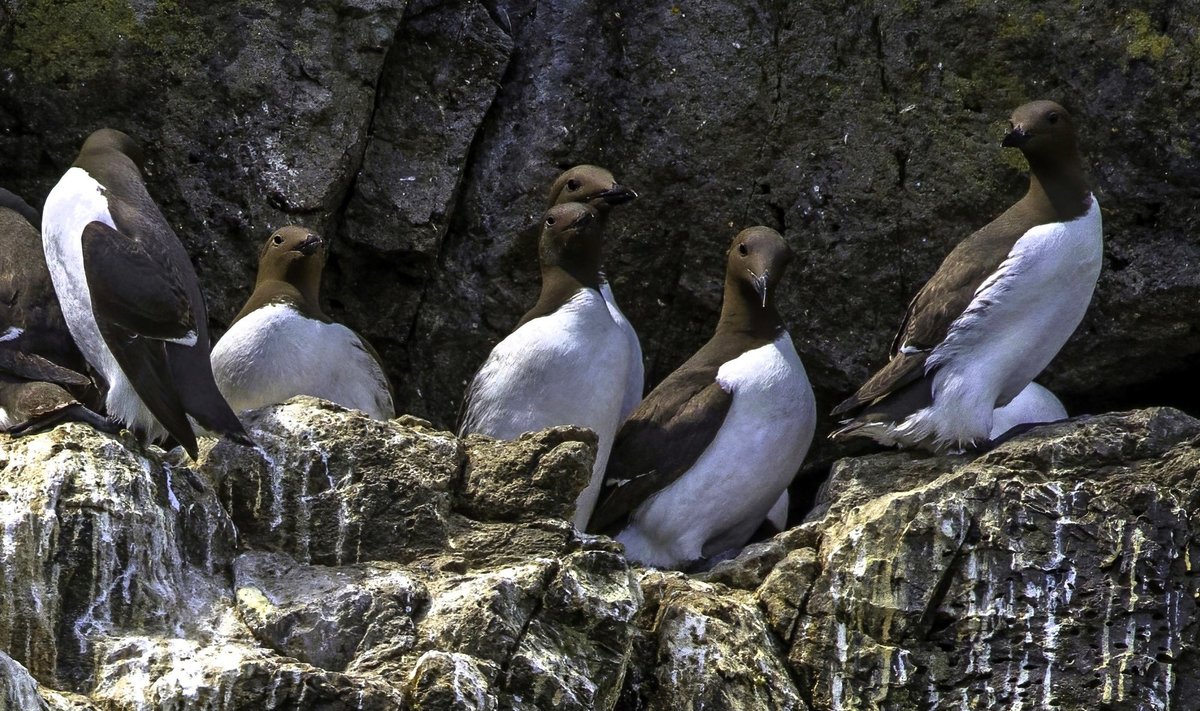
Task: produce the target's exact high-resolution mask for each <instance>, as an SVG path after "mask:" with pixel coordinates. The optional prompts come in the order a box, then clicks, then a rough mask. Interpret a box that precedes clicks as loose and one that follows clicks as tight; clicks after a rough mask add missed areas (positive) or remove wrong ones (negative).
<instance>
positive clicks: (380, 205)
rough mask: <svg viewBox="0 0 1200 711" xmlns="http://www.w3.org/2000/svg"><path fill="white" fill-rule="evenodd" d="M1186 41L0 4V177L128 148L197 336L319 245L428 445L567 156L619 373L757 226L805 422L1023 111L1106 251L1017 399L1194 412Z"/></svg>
mask: <svg viewBox="0 0 1200 711" xmlns="http://www.w3.org/2000/svg"><path fill="white" fill-rule="evenodd" d="M1198 27H1200V7H1198V6H1197V5H1196V4H1195V3H1180V2H1165V1H1161V0H1139V2H1136V3H1133V4H1129V3H1116V2H1111V1H1105V2H1098V3H1062V4H1049V5H1047V4H1041V3H1030V2H1025V1H1023V0H1014V1H1013V2H1005V3H993V2H978V0H953V1H952V2H944V3H924V2H917V1H915V0H902V1H901V2H896V3H883V2H875V3H838V2H831V1H828V0H823V1H821V2H812V3H795V2H785V1H782V0H780V1H777V2H762V3H756V2H703V3H698V2H679V3H675V4H671V3H641V2H624V1H621V2H596V1H579V2H534V1H530V0H513V1H512V2H504V1H497V2H487V3H479V2H470V1H465V0H464V1H462V2H444V3H439V2H429V1H425V2H410V3H407V5H406V3H405V2H404V0H326V1H317V0H309V1H307V2H302V3H283V2H268V1H267V0H219V1H215V2H206V1H203V2H202V1H201V0H159V1H158V2H126V1H124V0H102V1H91V0H88V1H86V2H85V1H84V0H66V1H61V0H9V1H8V2H5V3H3V4H0V69H2V71H0V184H2V185H5V186H6V187H9V188H11V189H14V190H15V191H17V192H19V193H21V194H23V195H24V196H25V197H26V198H27V199H29V200H30V202H32V203H34V204H40V203H41V201H42V200H43V199H44V197H45V195H46V193H47V192H48V191H49V189H50V188H51V187H52V185H53V184H54V182H55V180H56V179H57V178H58V176H59V175H60V174H61V172H62V171H63V170H64V169H65V167H66V166H67V165H68V164H69V163H70V161H71V160H72V158H73V155H74V152H75V151H76V150H77V148H78V146H79V144H80V142H81V141H82V140H83V138H84V136H85V135H86V134H87V133H88V132H89V131H91V130H93V129H95V128H98V127H100V126H113V127H116V128H121V129H123V130H126V131H128V132H130V133H132V134H134V135H135V136H137V137H138V138H140V139H141V140H142V141H143V142H144V143H145V144H146V146H147V152H148V156H149V172H150V187H151V193H152V195H154V196H155V198H156V199H157V200H158V201H159V203H160V205H161V206H162V208H163V210H164V212H165V213H166V215H167V216H168V218H169V220H170V221H171V223H172V224H173V225H174V226H175V227H176V229H177V231H178V232H179V234H180V236H181V237H182V238H183V239H184V241H185V242H186V243H187V245H188V248H189V251H190V252H191V254H192V256H193V259H194V260H195V262H196V266H197V269H198V271H199V272H200V275H201V278H202V280H203V283H204V286H205V290H206V294H207V296H208V299H209V302H210V303H209V306H210V314H211V318H212V321H213V323H212V326H213V328H214V330H215V331H216V332H218V333H219V332H220V331H222V330H223V328H224V326H225V325H226V324H227V323H228V321H229V319H230V318H231V317H232V316H233V315H234V314H235V313H236V312H237V310H238V309H239V307H240V304H241V301H242V300H243V299H244V298H245V297H246V296H247V293H248V290H249V287H250V284H251V282H252V274H253V271H254V267H255V258H256V255H257V252H258V245H259V243H260V242H261V240H263V239H265V237H266V235H267V234H269V233H270V231H271V230H273V229H274V228H277V227H279V226H281V225H283V224H286V223H289V222H300V223H304V224H307V225H309V226H310V227H313V228H316V229H319V230H323V231H324V232H325V233H326V234H328V235H332V236H333V238H334V248H333V249H334V253H333V256H332V258H331V262H330V266H329V269H328V273H327V275H326V279H325V294H324V297H325V300H326V302H327V304H328V306H329V307H330V311H331V313H332V314H333V315H335V317H337V318H339V319H342V320H344V321H345V322H347V323H348V324H349V325H351V326H352V327H354V328H356V329H358V330H360V331H362V332H363V333H364V334H365V335H367V336H368V337H369V338H370V339H371V340H372V342H373V343H374V344H375V345H376V346H377V347H378V349H379V350H380V351H381V353H382V354H383V355H384V358H385V360H386V361H387V365H388V368H389V372H390V375H391V377H392V378H393V379H394V381H395V384H396V388H397V392H398V394H399V400H400V402H399V403H398V408H397V409H398V411H401V412H413V413H416V414H419V415H423V416H426V417H429V418H431V419H432V420H433V421H435V422H436V423H439V424H443V425H451V424H453V420H454V415H455V412H456V410H457V406H458V401H459V399H460V396H461V392H462V387H463V384H464V382H465V381H466V380H467V379H468V378H469V377H470V375H471V373H472V372H473V370H474V368H475V367H476V366H477V365H478V363H479V362H480V361H481V360H482V359H483V357H484V356H485V355H486V353H487V351H488V350H489V349H490V348H491V346H492V345H493V344H494V343H495V342H497V341H498V340H499V339H500V338H501V337H503V335H505V334H506V333H507V331H508V330H509V329H510V328H511V327H512V325H513V324H514V323H515V322H516V320H517V319H518V318H519V315H520V314H521V313H522V312H523V310H524V309H525V308H527V307H528V305H529V304H530V303H531V302H532V300H533V299H534V295H535V292H536V268H535V256H534V252H533V249H532V246H533V236H532V234H531V231H530V229H529V227H530V225H532V224H533V223H534V221H535V220H536V218H537V216H538V214H539V213H540V211H541V209H542V208H543V201H544V191H545V189H546V187H547V186H548V184H549V182H550V180H551V179H552V178H553V176H554V175H555V174H556V173H557V172H558V171H559V170H560V169H562V168H564V167H567V166H569V165H572V164H575V163H578V162H583V161H589V162H596V163H600V164H603V165H606V166H608V167H610V168H612V169H613V170H614V171H615V172H616V173H617V175H618V177H619V178H620V179H621V180H622V181H623V182H625V183H628V184H629V185H631V186H633V187H635V188H636V189H637V190H638V191H639V192H641V193H642V195H643V198H642V199H641V200H640V201H638V202H636V203H634V204H633V205H632V206H630V207H627V208H621V211H620V213H618V214H616V215H615V216H614V218H613V220H612V221H611V222H610V225H611V228H610V229H611V231H610V235H609V243H610V246H609V257H608V263H607V268H608V272H609V275H610V277H611V278H612V280H613V282H614V284H615V290H616V293H617V296H618V298H619V300H620V302H621V304H622V306H623V308H624V309H625V311H626V313H627V314H628V316H629V318H630V320H631V321H632V322H633V324H634V326H635V327H636V328H637V329H638V331H639V333H640V334H641V337H642V341H643V348H644V351H645V353H646V357H647V361H648V369H647V372H648V374H649V380H650V384H651V385H653V384H654V383H656V382H657V381H659V380H661V379H662V378H663V377H664V376H665V375H666V374H667V373H668V372H670V370H671V369H673V368H674V367H676V366H677V365H678V364H679V363H680V362H682V361H683V360H684V359H685V358H686V357H687V356H688V355H689V354H690V353H691V352H692V351H693V350H694V349H695V348H696V347H698V346H699V345H700V344H701V343H702V342H703V341H704V340H705V339H706V338H707V337H708V335H709V333H710V331H711V328H712V326H713V324H714V322H715V315H716V312H717V309H718V308H719V301H720V293H721V292H720V285H721V278H722V274H721V268H722V256H723V251H724V248H725V247H726V246H727V244H728V241H729V239H730V238H731V236H732V235H733V234H734V233H735V232H736V231H737V230H738V229H740V228H741V227H743V226H746V225H750V224H754V223H763V224H768V225H772V226H774V227H776V228H778V229H780V230H781V231H782V232H783V234H784V236H785V238H786V239H787V240H788V241H789V243H790V244H792V246H793V247H794V248H795V249H796V250H797V251H798V253H799V256H800V258H799V260H798V261H797V263H796V264H795V266H794V268H793V271H792V273H791V275H790V277H789V279H788V282H787V284H786V286H785V287H784V288H785V291H784V294H783V297H782V302H781V305H782V309H783V311H784V314H785V316H786V319H787V321H788V322H789V324H790V325H791V331H792V335H793V337H794V338H795V340H796V343H797V346H798V348H799V350H800V352H801V355H802V357H803V358H804V361H805V364H806V366H807V368H808V370H809V373H810V376H811V377H812V379H813V384H814V387H815V389H816V391H817V395H818V399H819V402H820V403H821V410H822V411H826V410H827V409H828V407H829V406H831V405H832V404H833V403H834V402H835V401H836V399H837V398H839V397H840V396H842V395H844V394H845V393H847V392H848V391H850V390H851V389H852V388H853V387H854V386H855V385H856V384H857V383H858V382H859V381H860V380H861V379H862V378H863V377H864V376H865V375H866V374H867V373H868V372H869V370H870V369H872V368H874V367H877V366H878V365H880V364H881V363H882V361H883V360H884V358H885V355H886V348H887V345H888V343H889V341H890V338H891V335H892V332H893V330H894V328H895V327H896V325H897V324H898V322H899V319H900V317H901V316H902V314H903V311H904V307H905V305H906V304H907V301H908V299H909V298H910V297H911V296H912V294H913V293H914V291H915V290H916V289H917V288H918V287H919V286H920V284H921V283H922V282H923V281H924V280H925V279H926V278H928V276H929V275H930V274H931V273H932V271H933V269H934V268H935V267H936V266H937V264H938V262H939V261H940V259H941V258H942V256H943V255H944V254H945V253H946V252H947V250H948V249H949V248H950V246H951V245H953V244H954V243H955V242H956V241H958V240H959V239H961V238H962V237H964V236H965V235H966V234H968V233H969V232H970V231H971V230H972V229H974V228H976V227H978V226H980V225H982V224H983V223H985V222H986V221H987V220H988V219H990V218H991V217H992V216H993V215H995V214H996V213H998V212H999V211H1000V210H1002V209H1003V208H1004V207H1005V206H1006V205H1007V204H1008V203H1010V202H1011V201H1012V200H1014V199H1015V198H1016V197H1017V196H1019V194H1020V193H1021V191H1022V190H1023V184H1024V177H1023V173H1022V170H1023V165H1022V162H1021V159H1020V157H1019V155H1017V154H1015V153H1012V152H1005V151H1002V150H1001V148H1000V146H999V138H1000V136H1001V134H1002V131H1003V128H1004V126H1005V121H1006V118H1007V116H1008V114H1009V112H1010V111H1011V110H1012V108H1014V107H1015V106H1016V105H1018V104H1020V103H1021V102H1023V101H1026V100H1028V99H1032V98H1041V97H1046V98H1053V99H1056V100H1058V101H1060V102H1062V103H1064V104H1065V105H1066V106H1067V107H1068V108H1069V109H1070V110H1071V111H1072V112H1073V113H1074V114H1076V115H1077V117H1078V125H1079V127H1080V131H1081V133H1082V143H1083V146H1084V149H1085V153H1086V160H1087V163H1088V167H1089V172H1090V174H1091V176H1092V178H1093V180H1094V183H1095V186H1096V191H1097V194H1098V196H1099V199H1100V203H1101V205H1102V207H1103V208H1104V220H1105V227H1106V230H1105V231H1106V240H1107V244H1106V264H1105V270H1104V272H1103V274H1102V276H1101V280H1100V286H1099V289H1098V291H1097V296H1096V299H1095V301H1094V303H1093V305H1092V308H1091V310H1090V312H1089V314H1088V317H1087V319H1086V320H1085V322H1084V324H1083V325H1082V326H1081V328H1080V329H1079V332H1078V333H1077V334H1076V336H1075V337H1074V339H1073V340H1072V341H1071V342H1070V343H1069V344H1068V346H1067V347H1066V349H1065V350H1064V352H1063V353H1062V355H1061V356H1060V357H1059V358H1058V360H1057V361H1056V362H1055V363H1054V364H1053V365H1052V366H1051V368H1050V369H1049V372H1048V373H1047V374H1046V376H1044V378H1043V380H1044V381H1045V382H1046V383H1047V384H1048V385H1049V386H1050V387H1052V388H1054V389H1056V390H1057V391H1059V392H1060V393H1062V394H1063V395H1065V398H1066V400H1067V402H1068V404H1069V405H1072V406H1074V408H1075V409H1079V408H1087V409H1093V410H1100V409H1106V408H1109V407H1112V406H1114V405H1132V404H1147V402H1148V401H1154V400H1157V401H1158V402H1166V403H1174V404H1177V405H1182V406H1184V407H1188V408H1190V409H1192V410H1193V411H1195V410H1196V407H1197V406H1198V405H1200V397H1198V395H1197V393H1196V392H1194V390H1188V389H1187V388H1180V387H1178V386H1177V385H1176V384H1175V381H1174V379H1175V377H1176V376H1177V375H1178V374H1180V373H1185V372H1188V371H1189V369H1191V368H1192V367H1194V366H1195V365H1196V364H1197V362H1200V355H1198V354H1200V332H1198V331H1197V329H1196V323H1197V322H1198V321H1200V318H1198V316H1200V298H1198V296H1200V270H1198V269H1197V268H1196V265H1197V264H1198V263H1200V239H1198V238H1197V236H1196V235H1197V234H1200V210H1197V207H1196V204H1197V198H1200V194H1198V193H1200V162H1198V161H1197V158H1196V150H1197V148H1196V147H1197V145H1200V86H1198V84H1197V82H1198V81H1200V80H1198V78H1197V71H1196V68H1197V65H1198V64H1200V34H1198V30H1197V28H1198ZM1164 383H1168V384H1169V385H1167V386H1164V385H1163V384H1164Z"/></svg>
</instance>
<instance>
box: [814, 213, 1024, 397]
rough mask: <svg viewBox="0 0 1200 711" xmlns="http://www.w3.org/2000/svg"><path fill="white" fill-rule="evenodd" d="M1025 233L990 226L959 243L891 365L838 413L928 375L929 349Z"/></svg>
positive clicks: (910, 319) (914, 309)
mask: <svg viewBox="0 0 1200 711" xmlns="http://www.w3.org/2000/svg"><path fill="white" fill-rule="evenodd" d="M998 226H1006V225H998ZM989 227H991V226H990V225H989ZM1021 234H1023V231H1021V232H1016V233H1015V234H1014V233H1013V231H1012V230H1008V229H986V228H985V229H983V230H980V231H979V232H976V233H975V234H973V235H971V236H970V237H968V238H967V239H965V240H963V241H962V242H960V243H959V244H958V246H957V247H955V248H954V249H953V250H952V251H951V252H950V254H948V255H947V256H946V259H945V260H944V261H942V265H941V266H940V267H938V270H937V272H936V273H935V274H934V275H933V277H932V278H931V279H930V280H929V281H927V282H925V286H923V287H921V290H920V291H919V292H917V295H916V296H915V297H913V300H912V301H911V302H910V303H909V305H908V311H907V312H906V313H905V314H904V321H903V322H902V323H901V324H900V329H899V331H897V332H896V337H895V338H894V339H893V340H892V347H891V354H890V355H891V358H890V360H889V361H888V363H887V365H885V366H884V367H883V368H880V369H879V371H877V372H876V373H875V374H874V375H872V376H871V377H870V379H868V380H867V382H865V383H863V385H862V387H860V388H859V389H858V392H856V393H855V394H854V395H852V396H850V397H849V398H847V399H846V400H845V401H843V402H842V403H841V404H839V405H838V406H837V407H836V408H834V410H833V414H834V415H835V416H836V415H842V414H846V413H851V412H854V411H856V410H858V409H860V408H862V407H864V406H866V405H869V404H871V403H872V402H874V401H876V400H878V399H879V398H881V397H883V396H885V395H888V394H889V393H892V392H895V391H896V390H898V389H900V388H902V387H904V386H905V385H908V384H909V383H912V382H913V381H915V380H917V379H918V378H920V377H921V376H923V375H924V374H925V367H924V366H925V361H926V359H927V358H928V357H929V354H930V352H931V351H932V350H933V349H934V348H935V347H936V346H937V345H938V344H939V343H941V342H942V339H944V338H945V337H946V333H947V332H948V331H949V330H950V325H951V324H952V323H954V321H955V319H957V318H958V317H959V316H960V315H962V313H963V311H965V310H966V309H967V307H968V306H969V305H970V304H971V300H972V299H973V298H974V297H975V292H976V290H978V289H979V286H980V285H981V284H983V283H984V282H985V281H986V280H987V279H988V277H990V276H991V275H992V274H993V273H994V272H995V271H996V270H997V269H999V268H1000V265H1001V264H1002V263H1003V262H1004V259H1005V258H1006V257H1007V256H1008V253H1009V251H1010V250H1011V249H1012V246H1013V244H1014V243H1015V242H1016V240H1017V239H1018V238H1019V237H1020V236H1021Z"/></svg>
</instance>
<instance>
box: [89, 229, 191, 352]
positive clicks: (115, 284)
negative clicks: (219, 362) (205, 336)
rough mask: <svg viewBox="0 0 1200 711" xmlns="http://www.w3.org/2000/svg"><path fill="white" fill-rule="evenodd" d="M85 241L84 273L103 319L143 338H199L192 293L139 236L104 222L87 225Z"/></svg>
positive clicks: (178, 340)
mask: <svg viewBox="0 0 1200 711" xmlns="http://www.w3.org/2000/svg"><path fill="white" fill-rule="evenodd" d="M82 243H83V268H84V274H85V275H86V276H87V283H88V293H89V294H90V295H91V297H92V309H93V311H94V312H95V314H96V318H97V320H98V321H100V320H103V321H106V322H108V323H111V324H113V325H116V326H119V327H121V328H122V329H124V330H126V331H130V332H132V333H134V334H136V335H138V336H142V337H144V338H154V339H158V340H164V341H176V342H185V341H187V340H188V339H189V338H190V339H194V338H195V334H196V323H195V318H194V317H193V316H192V309H191V305H190V304H189V302H188V297H187V292H186V291H185V289H184V287H183V284H182V281H181V280H180V278H179V276H178V275H177V274H175V273H174V271H173V270H172V269H171V268H170V267H169V265H167V264H165V263H164V262H163V260H158V259H155V258H154V257H153V256H152V255H151V254H150V253H149V252H147V251H146V249H145V248H144V247H143V245H142V244H141V243H140V242H139V241H138V240H136V239H133V238H131V237H129V236H127V235H125V234H122V233H121V232H118V231H117V230H115V229H113V228H112V227H109V226H108V225H106V224H104V223H103V222H90V223H88V225H87V226H86V227H84V229H83V236H82ZM193 342H194V340H193ZM185 345H190V344H187V343H185Z"/></svg>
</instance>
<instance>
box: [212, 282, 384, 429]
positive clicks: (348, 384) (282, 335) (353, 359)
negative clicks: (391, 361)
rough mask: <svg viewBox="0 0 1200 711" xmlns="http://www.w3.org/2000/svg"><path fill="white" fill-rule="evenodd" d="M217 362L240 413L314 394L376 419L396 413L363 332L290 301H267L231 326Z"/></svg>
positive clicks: (220, 379)
mask: <svg viewBox="0 0 1200 711" xmlns="http://www.w3.org/2000/svg"><path fill="white" fill-rule="evenodd" d="M212 364H213V376H214V377H215V378H216V381H217V387H218V388H219V389H220V390H221V394H222V395H224V396H225V399H226V400H227V401H228V402H229V405H230V407H232V408H233V409H234V411H236V412H242V411H244V410H251V409H254V408H257V407H262V406H264V405H272V404H276V403H281V402H284V401H285V400H287V399H289V398H292V397H295V396H296V395H311V396H313V397H319V398H322V399H325V400H329V401H330V402H335V403H337V404H339V405H342V406H343V407H349V408H354V409H357V410H362V411H363V412H365V413H367V414H368V415H370V416H371V417H373V418H375V419H388V418H390V417H392V415H393V414H394V411H393V405H392V401H391V397H390V395H389V393H388V390H387V384H386V382H387V381H386V380H385V376H384V374H383V371H382V369H381V368H380V366H379V364H378V363H377V362H376V361H375V359H374V358H373V357H371V354H370V353H368V352H367V351H366V350H365V349H364V348H363V347H362V345H360V341H359V337H358V335H357V334H356V333H354V332H353V331H351V330H350V329H348V328H346V327H345V326H343V325H341V324H338V323H324V322H322V321H318V320H315V319H311V318H308V317H306V316H304V315H303V314H301V313H300V312H298V311H297V310H296V309H295V308H293V307H292V306H290V305H288V304H268V305H266V306H263V307H262V308H259V309H256V310H254V311H253V312H251V313H249V314H247V315H246V316H245V317H244V318H242V319H241V320H240V321H238V322H237V323H235V324H233V326H232V327H230V329H229V331H227V332H226V333H225V335H224V336H222V337H221V340H220V341H218V342H217V345H216V347H215V348H213V353H212Z"/></svg>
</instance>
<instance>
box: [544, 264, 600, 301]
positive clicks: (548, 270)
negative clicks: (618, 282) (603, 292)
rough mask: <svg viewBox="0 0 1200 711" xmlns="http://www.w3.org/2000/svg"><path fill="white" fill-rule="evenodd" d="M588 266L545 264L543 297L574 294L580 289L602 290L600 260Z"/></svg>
mask: <svg viewBox="0 0 1200 711" xmlns="http://www.w3.org/2000/svg"><path fill="white" fill-rule="evenodd" d="M588 262H589V263H587V264H569V265H563V264H552V265H550V264H543V265H542V295H543V296H545V295H546V294H547V292H548V291H549V292H553V293H555V294H564V293H565V294H573V293H575V292H576V291H579V290H580V289H596V290H597V291H599V289H600V260H599V259H596V260H588Z"/></svg>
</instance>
